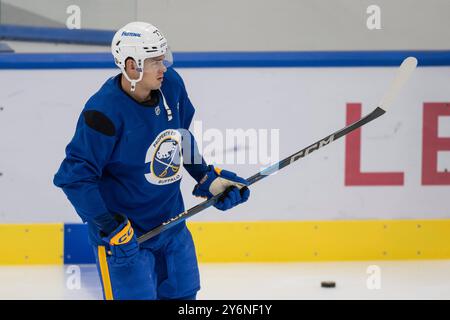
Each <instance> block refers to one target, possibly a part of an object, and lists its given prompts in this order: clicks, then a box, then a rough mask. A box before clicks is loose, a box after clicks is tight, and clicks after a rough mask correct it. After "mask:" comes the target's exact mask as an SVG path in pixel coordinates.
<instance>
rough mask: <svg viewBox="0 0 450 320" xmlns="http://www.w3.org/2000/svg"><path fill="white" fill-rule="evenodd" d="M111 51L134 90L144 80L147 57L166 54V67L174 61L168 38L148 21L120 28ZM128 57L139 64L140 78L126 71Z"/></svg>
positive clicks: (132, 23)
mask: <svg viewBox="0 0 450 320" xmlns="http://www.w3.org/2000/svg"><path fill="white" fill-rule="evenodd" d="M111 52H112V54H113V56H114V62H115V63H116V65H117V66H118V67H119V68H120V70H121V71H122V74H123V75H124V76H125V78H127V80H128V81H130V82H131V90H132V91H134V89H135V88H136V83H137V82H139V81H141V80H142V77H143V72H144V60H145V59H147V58H154V57H159V56H161V55H164V65H165V66H166V67H169V66H170V65H172V63H173V58H172V52H171V51H170V48H169V47H168V45H167V40H166V38H165V37H164V36H163V34H162V33H161V32H160V31H159V30H158V28H156V27H155V26H153V25H151V24H150V23H146V22H131V23H128V24H127V25H126V26H124V27H123V28H121V29H119V30H118V31H117V32H116V34H115V35H114V37H113V40H112V43H111ZM127 58H133V59H134V61H135V62H136V64H137V67H138V69H137V70H138V71H139V78H138V79H136V80H132V79H130V77H129V76H128V75H127V73H126V72H125V61H126V59H127Z"/></svg>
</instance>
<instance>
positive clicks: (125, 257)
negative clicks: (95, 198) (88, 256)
mask: <svg viewBox="0 0 450 320" xmlns="http://www.w3.org/2000/svg"><path fill="white" fill-rule="evenodd" d="M115 218H116V220H118V222H119V223H120V224H119V226H118V227H117V228H116V229H115V230H114V231H113V232H111V233H110V234H109V235H108V236H105V237H103V238H102V239H103V241H105V242H107V243H108V244H109V251H110V255H111V262H112V263H114V264H116V265H125V264H129V263H132V262H133V261H134V259H135V258H136V257H137V254H138V253H139V244H138V242H137V238H136V235H135V234H134V230H133V227H132V226H131V223H130V221H129V220H128V219H127V218H126V217H123V216H120V215H117V216H116V217H115Z"/></svg>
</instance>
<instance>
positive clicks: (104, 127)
mask: <svg viewBox="0 0 450 320" xmlns="http://www.w3.org/2000/svg"><path fill="white" fill-rule="evenodd" d="M83 116H84V121H85V122H86V124H87V125H88V126H89V127H90V128H92V129H94V130H95V131H98V132H100V133H103V134H104V135H107V136H110V137H112V136H115V135H116V127H115V126H114V123H113V122H112V121H111V120H110V119H109V118H108V117H107V116H106V115H105V114H103V113H102V112H100V111H96V110H86V111H84V112H83Z"/></svg>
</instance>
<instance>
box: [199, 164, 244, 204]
mask: <svg viewBox="0 0 450 320" xmlns="http://www.w3.org/2000/svg"><path fill="white" fill-rule="evenodd" d="M208 167H209V170H208V171H207V173H206V174H205V176H204V177H203V178H202V179H201V180H200V182H199V183H198V184H197V185H196V186H195V187H194V191H192V194H193V195H194V196H196V197H202V198H208V199H209V198H211V197H213V196H215V195H216V194H219V193H222V192H224V191H226V192H225V194H224V196H223V197H221V198H220V199H219V200H218V201H217V202H216V204H215V205H214V206H215V207H216V208H217V209H219V210H222V211H225V210H228V209H231V208H233V207H235V206H237V205H238V204H241V203H244V202H245V201H247V200H248V198H249V197H250V190H249V189H248V188H247V186H248V182H247V180H245V179H244V178H241V177H239V176H238V175H236V173H234V172H231V171H227V170H221V169H219V168H214V166H212V165H209V166H208Z"/></svg>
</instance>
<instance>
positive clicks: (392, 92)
mask: <svg viewBox="0 0 450 320" xmlns="http://www.w3.org/2000/svg"><path fill="white" fill-rule="evenodd" d="M416 66H417V59H416V58H414V57H408V58H406V59H405V60H403V62H402V64H401V65H400V67H399V69H398V71H397V74H396V77H395V78H394V81H393V82H392V83H391V86H390V87H389V89H388V91H387V92H386V94H385V95H384V97H383V98H382V99H381V101H380V104H379V105H378V107H376V108H375V110H373V111H372V112H371V113H369V114H368V115H366V116H365V117H364V118H362V119H360V120H358V121H356V122H355V123H353V124H351V125H348V126H347V127H345V128H343V129H341V130H339V131H336V132H334V133H332V134H330V135H329V136H327V137H325V138H323V139H321V140H319V141H317V142H315V143H313V144H312V145H310V146H308V147H306V148H304V149H302V150H300V151H298V152H297V153H294V154H292V155H290V156H289V157H287V158H285V159H283V160H281V161H280V162H278V163H276V164H274V165H272V166H270V167H268V168H266V169H264V170H262V171H261V172H258V173H256V174H254V175H253V176H251V177H250V178H248V179H247V181H248V184H249V186H250V185H252V184H254V183H255V182H258V181H259V180H261V179H263V178H265V177H267V176H269V175H271V174H272V173H274V172H276V171H278V170H280V169H282V168H284V167H286V166H288V165H290V164H291V163H293V162H294V161H297V160H299V159H301V158H303V157H306V156H307V155H309V154H311V153H312V152H314V151H316V150H318V149H320V148H322V147H323V146H326V145H328V144H330V143H331V142H333V141H335V140H337V139H339V138H341V137H343V136H345V135H347V134H349V133H350V132H352V131H354V130H356V129H358V128H360V127H361V126H363V125H365V124H367V123H369V122H371V121H373V120H375V119H376V118H378V117H380V116H381V115H383V114H384V113H385V112H386V111H387V108H388V106H389V105H390V104H392V102H393V101H394V99H395V97H396V96H397V95H398V93H399V91H400V90H401V88H402V87H403V85H404V84H405V83H406V81H407V80H408V79H409V78H410V76H411V74H412V72H413V71H414V70H415V68H416ZM225 192H227V191H224V192H222V193H220V194H217V195H215V196H214V197H212V198H210V199H208V200H206V201H203V202H201V203H199V204H198V205H196V206H194V207H192V208H190V209H189V210H187V211H184V212H182V213H180V214H179V215H177V216H175V217H173V218H172V219H170V220H168V221H166V222H164V223H163V224H161V225H160V226H158V227H156V228H154V229H152V230H150V231H149V232H147V233H145V234H144V235H142V236H140V237H139V238H138V242H139V243H142V242H144V241H146V240H148V239H150V238H153V237H154V236H156V235H158V234H160V233H161V232H163V231H165V230H167V229H169V228H171V227H173V226H175V225H177V224H178V223H180V222H182V221H184V220H186V219H187V218H189V217H192V216H193V215H195V214H197V213H199V212H201V211H203V210H205V209H206V208H209V207H210V206H212V205H214V204H215V203H216V202H217V201H218V199H219V198H220V197H221V196H223V195H224V193H225Z"/></svg>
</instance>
